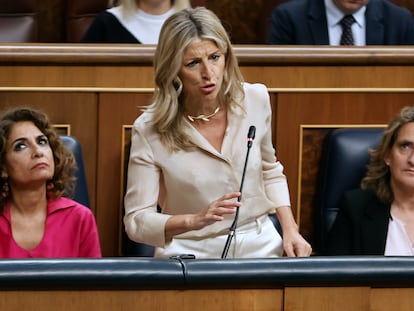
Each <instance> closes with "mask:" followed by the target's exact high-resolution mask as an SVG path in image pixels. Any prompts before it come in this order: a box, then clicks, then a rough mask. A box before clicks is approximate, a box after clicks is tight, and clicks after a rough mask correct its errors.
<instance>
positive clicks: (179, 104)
mask: <svg viewBox="0 0 414 311" xmlns="http://www.w3.org/2000/svg"><path fill="white" fill-rule="evenodd" d="M195 39H201V40H210V41H212V42H214V43H215V44H216V45H217V47H218V48H219V50H220V51H221V52H222V53H223V55H224V57H225V68H224V76H223V84H222V87H221V89H220V91H219V103H220V105H221V106H222V107H225V108H226V109H233V108H235V107H236V106H238V107H241V108H242V110H244V109H243V106H242V104H241V103H242V101H243V99H244V91H243V85H242V82H243V77H242V75H241V72H240V69H239V66H238V63H237V59H236V56H235V55H234V51H233V48H232V46H231V43H230V39H229V36H228V34H227V32H226V30H225V29H224V27H223V25H222V24H221V22H220V20H219V18H218V17H217V16H216V15H215V14H214V13H213V12H212V11H210V10H208V9H206V8H204V7H197V8H189V9H184V10H181V11H179V12H176V13H175V14H173V15H172V16H170V17H169V18H168V19H167V20H166V21H165V22H164V25H163V27H162V29H161V33H160V37H159V41H158V45H157V48H156V51H155V56H154V70H155V85H156V89H155V94H154V101H153V103H152V104H151V105H150V106H148V107H147V109H146V110H147V111H148V112H150V113H152V118H153V119H152V122H153V126H154V127H155V129H156V131H157V132H158V133H159V134H160V136H161V141H162V143H163V144H164V145H165V146H166V148H167V149H168V150H169V151H170V152H173V151H177V150H180V149H183V150H187V149H189V148H191V147H193V143H192V142H191V140H190V138H189V137H188V136H187V135H185V134H184V132H183V129H182V124H183V118H182V116H183V110H184V105H183V101H184V94H183V93H184V92H183V85H182V82H181V80H180V78H179V77H178V73H179V71H180V68H181V66H182V61H183V55H184V51H185V49H186V48H187V47H188V46H189V45H190V44H191V43H192V42H193V41H194V40H195Z"/></svg>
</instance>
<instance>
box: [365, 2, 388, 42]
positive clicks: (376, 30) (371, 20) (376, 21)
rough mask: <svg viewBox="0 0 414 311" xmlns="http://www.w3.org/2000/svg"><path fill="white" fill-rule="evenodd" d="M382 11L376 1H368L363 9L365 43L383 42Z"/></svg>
mask: <svg viewBox="0 0 414 311" xmlns="http://www.w3.org/2000/svg"><path fill="white" fill-rule="evenodd" d="M383 18H384V17H383V12H382V11H381V9H380V7H379V3H378V1H370V2H368V5H367V9H366V11H365V35H366V38H365V40H366V44H367V45H382V44H384V24H383Z"/></svg>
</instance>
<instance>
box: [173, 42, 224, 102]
mask: <svg viewBox="0 0 414 311" xmlns="http://www.w3.org/2000/svg"><path fill="white" fill-rule="evenodd" d="M224 58H225V57H224V54H223V53H222V52H220V50H219V48H218V47H217V45H216V44H215V43H214V42H212V41H209V40H201V39H196V40H194V41H193V42H192V43H191V44H190V45H189V46H188V47H187V48H186V49H185V50H184V55H183V63H182V66H181V69H180V71H179V73H178V76H179V78H180V79H181V81H182V83H183V92H184V94H185V95H186V98H187V100H189V101H191V102H198V103H201V104H202V103H208V102H217V96H218V93H219V91H220V89H221V86H222V83H223V74H224V66H225V59H224Z"/></svg>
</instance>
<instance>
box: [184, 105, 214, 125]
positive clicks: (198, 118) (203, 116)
mask: <svg viewBox="0 0 414 311" xmlns="http://www.w3.org/2000/svg"><path fill="white" fill-rule="evenodd" d="M219 111H220V106H217V108H216V110H214V112H213V113H212V114H209V115H208V116H206V115H204V114H200V115H198V116H196V117H193V116H190V115H187V118H188V119H189V120H190V121H191V122H194V121H196V120H203V121H210V118H212V117H214V116H215V115H216V114H217V113H218V112H219Z"/></svg>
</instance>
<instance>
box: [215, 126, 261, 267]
mask: <svg viewBox="0 0 414 311" xmlns="http://www.w3.org/2000/svg"><path fill="white" fill-rule="evenodd" d="M255 135H256V127H255V126H254V125H251V126H250V127H249V132H248V133H247V153H246V159H245V161H244V167H243V174H242V179H241V182H240V190H239V192H240V195H239V197H238V198H237V202H240V200H241V193H242V190H243V183H244V176H245V175H246V167H247V160H248V159H249V153H250V148H251V147H252V145H253V140H254V137H255ZM238 218H239V207H238V206H237V207H236V213H235V214H234V220H233V223H232V224H231V226H230V232H229V235H228V236H227V241H226V244H225V245H224V249H223V253H222V254H221V258H222V259H225V258H226V257H227V253H228V252H229V248H230V244H231V240H232V239H233V236H234V232H235V231H236V227H237V220H238Z"/></svg>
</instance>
